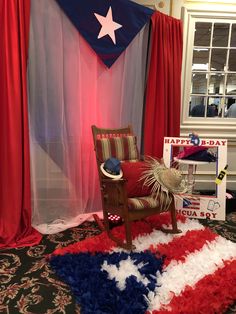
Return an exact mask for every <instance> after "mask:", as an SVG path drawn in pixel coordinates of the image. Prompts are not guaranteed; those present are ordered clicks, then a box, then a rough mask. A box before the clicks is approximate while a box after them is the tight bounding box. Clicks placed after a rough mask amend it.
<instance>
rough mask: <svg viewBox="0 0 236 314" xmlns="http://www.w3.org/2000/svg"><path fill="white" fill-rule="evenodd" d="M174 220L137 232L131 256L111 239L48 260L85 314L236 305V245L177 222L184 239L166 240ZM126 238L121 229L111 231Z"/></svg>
mask: <svg viewBox="0 0 236 314" xmlns="http://www.w3.org/2000/svg"><path fill="white" fill-rule="evenodd" d="M169 224H170V218H169V215H168V214H161V215H157V216H154V217H152V218H149V219H148V220H147V221H145V222H144V221H142V222H134V223H133V224H132V235H133V244H134V245H135V247H136V249H135V250H133V251H132V252H129V251H126V250H123V249H120V248H118V247H117V246H116V245H115V244H114V242H113V241H111V240H110V239H109V238H108V237H107V235H106V233H105V232H103V233H101V234H100V235H98V236H95V237H92V238H88V239H86V240H83V241H81V242H77V243H76V244H73V245H70V246H68V247H66V248H62V249H57V250H56V251H54V253H53V255H51V256H50V257H49V261H50V265H51V267H52V269H53V270H54V271H55V272H56V274H57V275H58V277H59V278H60V279H61V280H62V281H64V282H66V283H67V284H68V285H69V286H70V287H71V290H72V292H73V294H74V295H75V298H76V300H77V302H78V303H79V304H80V306H81V313H82V314H83V313H86V314H88V313H90V314H92V313H93V314H102V313H111V314H115V313H117V314H118V313H119V314H121V313H122V314H139V313H140V314H141V313H148V314H151V313H152V314H159V313H160V314H164V313H175V314H177V313H178V314H180V313H181V314H190V313H193V314H201V313H202V314H211V313H212V314H213V313H214V314H216V313H224V311H225V310H226V309H227V308H228V307H229V305H230V304H232V303H233V302H234V300H235V299H236V243H233V242H231V241H229V240H226V239H225V238H223V237H221V236H219V235H217V234H215V233H213V232H212V231H211V230H210V229H208V228H206V227H204V226H203V225H201V224H200V223H199V222H198V221H197V220H190V219H188V218H185V217H182V216H178V228H179V229H181V230H182V233H180V234H174V235H173V234H165V233H163V232H162V231H160V230H159V228H160V227H161V226H169ZM112 231H113V233H114V235H116V236H119V237H122V236H123V234H124V229H123V227H122V226H120V227H116V228H114V229H113V230H112Z"/></svg>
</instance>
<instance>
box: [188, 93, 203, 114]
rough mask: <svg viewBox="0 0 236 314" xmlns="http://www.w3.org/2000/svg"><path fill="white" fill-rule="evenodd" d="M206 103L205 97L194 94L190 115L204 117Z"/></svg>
mask: <svg viewBox="0 0 236 314" xmlns="http://www.w3.org/2000/svg"><path fill="white" fill-rule="evenodd" d="M204 115H205V105H204V97H199V96H192V97H190V103H189V116H190V117H204Z"/></svg>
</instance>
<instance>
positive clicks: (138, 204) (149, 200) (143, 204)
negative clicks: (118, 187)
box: [128, 196, 161, 210]
mask: <svg viewBox="0 0 236 314" xmlns="http://www.w3.org/2000/svg"><path fill="white" fill-rule="evenodd" d="M159 205H160V203H159V200H158V199H157V200H156V199H154V198H153V197H151V196H144V197H136V198H128V208H129V210H139V209H144V208H155V207H159ZM160 209H161V208H160Z"/></svg>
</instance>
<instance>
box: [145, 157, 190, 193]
mask: <svg viewBox="0 0 236 314" xmlns="http://www.w3.org/2000/svg"><path fill="white" fill-rule="evenodd" d="M146 166H147V170H145V171H144V172H143V176H142V179H144V184H145V185H147V186H152V192H153V193H154V194H158V193H159V192H161V191H165V192H171V193H173V194H183V193H185V192H186V191H187V184H186V182H185V181H184V180H183V177H182V173H181V172H180V171H179V170H177V169H175V168H167V167H166V166H165V165H164V164H163V163H160V162H159V161H158V160H157V159H155V158H152V157H148V159H147V160H146Z"/></svg>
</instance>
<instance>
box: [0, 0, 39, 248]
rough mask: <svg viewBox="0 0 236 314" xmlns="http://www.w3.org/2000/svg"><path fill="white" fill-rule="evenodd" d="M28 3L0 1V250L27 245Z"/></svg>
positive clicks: (33, 235)
mask: <svg viewBox="0 0 236 314" xmlns="http://www.w3.org/2000/svg"><path fill="white" fill-rule="evenodd" d="M29 18H30V0H0V21H1V27H0V39H1V40H0V103H1V115H0V147H1V148H0V248H7V247H8V248H9V247H20V246H31V245H34V244H37V243H38V242H39V241H40V240H41V235H40V234H39V233H38V232H37V231H36V230H34V229H33V228H32V227H31V200H30V199H31V197H30V162H29V134H28V115H27V110H28V109H27V80H26V67H27V51H28V37H29Z"/></svg>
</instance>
